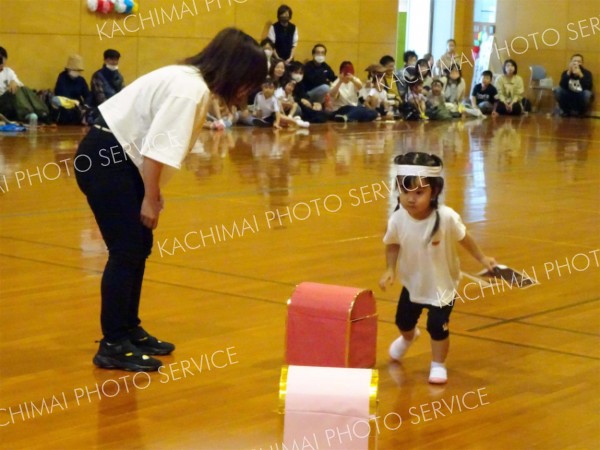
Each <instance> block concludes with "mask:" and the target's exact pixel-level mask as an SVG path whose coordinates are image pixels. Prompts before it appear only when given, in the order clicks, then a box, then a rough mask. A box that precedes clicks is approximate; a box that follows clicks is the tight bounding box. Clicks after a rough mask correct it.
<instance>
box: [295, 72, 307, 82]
mask: <svg viewBox="0 0 600 450" xmlns="http://www.w3.org/2000/svg"><path fill="white" fill-rule="evenodd" d="M303 78H304V76H302V75H301V74H299V73H293V74H292V80H294V81H295V82H296V83H300V82H301V81H302V79H303Z"/></svg>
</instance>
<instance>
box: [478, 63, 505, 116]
mask: <svg viewBox="0 0 600 450" xmlns="http://www.w3.org/2000/svg"><path fill="white" fill-rule="evenodd" d="M493 77H494V75H493V74H492V72H491V71H489V70H485V71H484V72H483V73H482V74H481V83H477V84H476V85H475V87H474V88H473V92H471V107H472V109H478V110H479V111H481V113H482V114H491V113H492V111H493V110H494V104H495V103H496V96H497V95H498V90H497V89H496V88H495V87H494V85H493V84H492V79H493Z"/></svg>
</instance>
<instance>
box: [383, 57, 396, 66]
mask: <svg viewBox="0 0 600 450" xmlns="http://www.w3.org/2000/svg"><path fill="white" fill-rule="evenodd" d="M391 62H393V63H395V62H396V60H395V59H394V58H392V57H391V56H390V55H385V56H382V57H381V59H380V60H379V64H381V65H382V66H387V65H388V64H389V63H391Z"/></svg>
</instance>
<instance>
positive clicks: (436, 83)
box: [425, 79, 452, 120]
mask: <svg viewBox="0 0 600 450" xmlns="http://www.w3.org/2000/svg"><path fill="white" fill-rule="evenodd" d="M443 89H444V83H442V81H441V80H439V79H435V80H433V81H432V82H431V92H430V93H429V97H428V98H427V102H426V112H425V113H426V114H427V117H429V118H430V119H432V120H450V119H452V113H450V111H448V108H446V98H445V97H444V92H443Z"/></svg>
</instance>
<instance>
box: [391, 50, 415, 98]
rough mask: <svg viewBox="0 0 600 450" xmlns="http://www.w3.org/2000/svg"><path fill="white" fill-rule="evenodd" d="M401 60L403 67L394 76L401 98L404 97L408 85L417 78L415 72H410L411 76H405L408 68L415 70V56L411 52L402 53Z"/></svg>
mask: <svg viewBox="0 0 600 450" xmlns="http://www.w3.org/2000/svg"><path fill="white" fill-rule="evenodd" d="M403 60H404V67H403V68H402V69H400V70H399V71H398V73H397V76H396V78H397V79H398V92H399V93H400V97H401V98H404V97H406V93H407V92H408V88H409V86H410V84H411V83H412V82H413V81H414V80H415V79H416V78H417V77H418V76H417V75H416V72H412V71H411V75H410V76H407V70H408V69H409V68H410V67H412V68H415V67H416V66H417V60H418V57H417V54H416V53H415V52H414V51H413V50H407V51H405V52H404V57H403ZM413 78H414V79H413Z"/></svg>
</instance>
